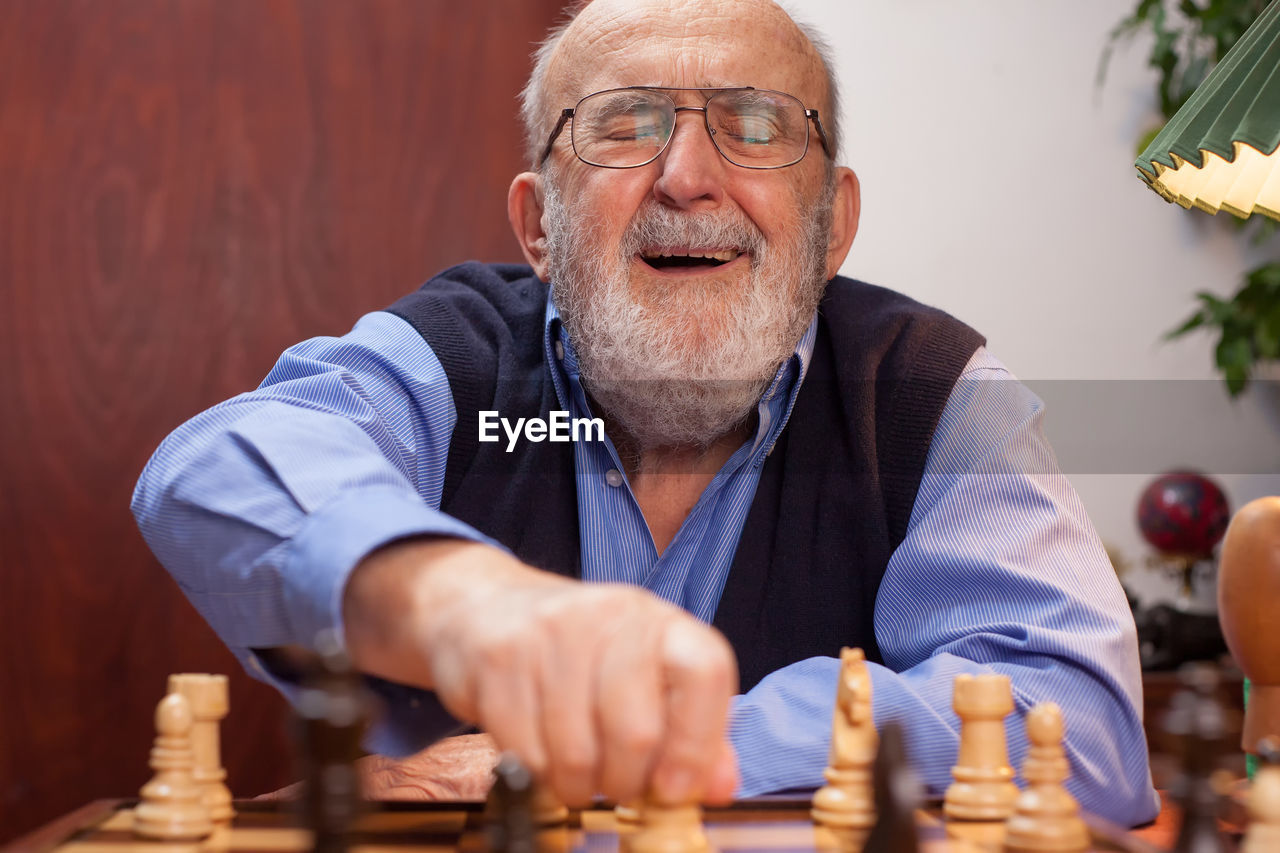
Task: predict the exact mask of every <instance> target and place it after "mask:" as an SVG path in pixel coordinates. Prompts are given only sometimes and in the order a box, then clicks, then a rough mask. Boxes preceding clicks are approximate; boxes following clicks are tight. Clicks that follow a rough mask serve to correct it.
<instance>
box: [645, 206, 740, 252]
mask: <svg viewBox="0 0 1280 853" xmlns="http://www.w3.org/2000/svg"><path fill="white" fill-rule="evenodd" d="M764 244H765V239H764V235H763V234H761V233H760V229H759V228H757V227H756V226H755V224H754V223H752V222H751V220H749V219H747V217H746V215H745V214H743V213H741V212H740V211H736V210H731V211H725V212H723V213H682V212H680V211H676V210H673V209H671V208H669V207H663V206H662V205H660V204H658V203H657V202H651V203H646V204H645V206H644V207H642V208H641V209H640V210H639V211H637V213H636V215H635V217H634V218H633V219H632V220H631V223H630V224H629V225H628V226H627V230H626V233H624V234H623V235H622V257H624V258H629V257H631V256H632V255H635V254H638V253H639V252H640V251H641V250H643V249H646V248H650V247H653V246H711V247H716V248H729V247H732V248H736V249H738V250H739V251H742V252H749V253H750V254H751V255H752V256H753V257H754V256H756V255H758V254H759V251H760V250H761V249H762V248H763V247H764Z"/></svg>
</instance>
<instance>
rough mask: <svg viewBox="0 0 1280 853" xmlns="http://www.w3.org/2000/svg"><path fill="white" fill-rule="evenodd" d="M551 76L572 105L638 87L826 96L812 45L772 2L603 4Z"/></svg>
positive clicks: (563, 48) (594, 7)
mask: <svg viewBox="0 0 1280 853" xmlns="http://www.w3.org/2000/svg"><path fill="white" fill-rule="evenodd" d="M551 77H552V78H553V81H554V82H553V88H554V89H556V90H559V91H558V92H557V94H559V95H560V96H561V97H564V98H567V99H569V100H574V99H576V98H578V97H581V96H583V95H586V94H589V93H590V92H593V91H598V90H600V89H604V88H611V87H614V86H631V85H655V86H662V85H665V86H683V87H706V88H718V87H724V86H744V85H745V86H756V87H758V88H767V89H782V90H784V91H790V92H792V93H793V94H796V95H798V96H800V97H801V98H806V97H807V98H808V99H810V100H812V99H816V98H818V97H820V96H822V95H823V94H825V93H824V92H822V89H823V88H824V82H823V75H822V71H821V61H820V60H819V58H818V56H817V53H816V51H815V50H814V49H813V46H812V45H811V44H809V41H808V39H806V38H805V37H804V35H803V33H801V32H800V30H799V28H798V27H797V26H796V25H795V23H794V22H793V21H792V20H791V18H790V17H789V16H788V15H787V14H786V13H785V12H783V11H782V10H781V9H780V8H778V7H777V6H776V5H774V4H773V3H772V2H766V0H734V2H705V0H640V2H636V0H628V2H625V3H622V2H615V0H596V2H594V3H592V4H591V5H589V6H588V7H587V8H586V9H584V10H583V12H582V13H581V15H579V17H578V18H577V19H576V20H575V21H574V22H573V24H572V25H571V26H570V27H569V29H568V30H566V31H565V34H564V38H563V39H562V41H561V44H560V47H559V49H558V50H557V52H556V57H555V60H554V61H553V63H552V68H551Z"/></svg>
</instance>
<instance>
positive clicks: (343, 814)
mask: <svg viewBox="0 0 1280 853" xmlns="http://www.w3.org/2000/svg"><path fill="white" fill-rule="evenodd" d="M295 662H296V663H297V664H298V665H299V667H300V671H301V679H300V680H301V682H302V684H303V689H302V693H301V695H300V696H299V698H298V702H297V705H296V707H297V712H298V716H299V718H300V725H299V727H298V731H299V736H298V737H299V741H300V745H301V760H302V771H303V773H302V775H303V780H304V785H303V797H302V808H303V815H304V820H305V822H306V825H307V827H308V828H310V829H311V831H312V833H313V841H312V845H313V849H314V850H316V851H318V852H319V853H345V851H346V850H347V849H348V847H349V846H350V845H351V844H352V831H353V827H354V824H355V822H356V819H357V818H358V817H359V815H360V813H361V812H362V811H363V808H364V798H363V797H362V796H361V793H360V778H359V776H358V774H357V772H356V766H355V762H356V759H357V758H358V757H359V756H360V753H361V750H360V739H361V737H362V735H363V733H364V726H365V721H366V719H367V716H368V694H367V692H366V689H365V686H364V682H363V680H362V678H361V677H360V675H359V673H357V672H356V671H355V670H354V669H353V668H352V666H351V661H350V660H349V659H348V658H347V656H346V654H345V653H344V652H343V651H342V650H341V648H340V646H339V645H338V643H337V642H336V640H335V639H334V638H331V637H328V636H323V637H320V638H318V639H317V651H316V654H314V655H305V656H299V657H296V658H295Z"/></svg>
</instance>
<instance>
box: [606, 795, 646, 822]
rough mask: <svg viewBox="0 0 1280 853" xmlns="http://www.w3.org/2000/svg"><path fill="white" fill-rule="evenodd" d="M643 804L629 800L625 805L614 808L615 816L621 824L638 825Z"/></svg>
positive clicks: (621, 804) (619, 804)
mask: <svg viewBox="0 0 1280 853" xmlns="http://www.w3.org/2000/svg"><path fill="white" fill-rule="evenodd" d="M642 807H643V803H642V802H641V801H640V800H628V801H627V802H625V803H618V804H617V805H616V806H614V807H613V816H614V818H615V819H617V821H618V822H619V823H626V824H637V823H639V822H640V809H641V808H642Z"/></svg>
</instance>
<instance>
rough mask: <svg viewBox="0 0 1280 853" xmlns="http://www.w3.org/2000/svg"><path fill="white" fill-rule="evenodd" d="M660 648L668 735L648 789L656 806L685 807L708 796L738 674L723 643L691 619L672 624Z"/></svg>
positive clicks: (721, 637)
mask: <svg viewBox="0 0 1280 853" xmlns="http://www.w3.org/2000/svg"><path fill="white" fill-rule="evenodd" d="M661 642H662V645H661V649H660V659H661V660H662V665H663V673H664V675H665V677H666V685H667V689H666V694H665V698H666V710H665V714H664V719H665V721H666V731H665V738H664V741H663V745H662V748H661V750H660V752H659V755H658V761H657V764H656V765H655V767H654V772H653V780H652V786H651V787H652V794H653V796H654V797H655V798H656V799H657V800H658V801H660V802H668V803H683V802H688V801H690V800H697V799H701V798H702V797H703V796H704V795H705V794H706V793H707V790H708V785H709V782H710V779H711V776H712V773H713V772H714V768H715V767H716V764H717V762H719V761H720V760H721V749H722V747H721V744H722V742H723V740H724V727H725V720H726V717H727V716H728V711H729V701H730V699H731V698H732V697H733V694H734V693H735V692H736V691H737V684H738V670H737V664H736V662H735V661H734V657H733V650H732V649H731V648H730V646H729V643H728V642H727V641H726V640H725V639H724V637H723V636H721V634H720V633H719V632H718V631H715V630H714V629H712V628H709V627H707V626H706V625H702V624H700V623H698V622H696V621H693V620H692V619H685V618H681V619H672V620H671V622H670V623H668V625H667V626H666V630H665V631H664V632H663V637H662V641H661Z"/></svg>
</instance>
